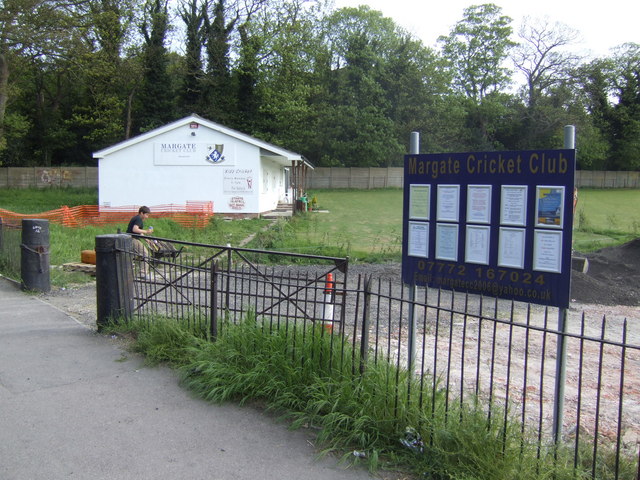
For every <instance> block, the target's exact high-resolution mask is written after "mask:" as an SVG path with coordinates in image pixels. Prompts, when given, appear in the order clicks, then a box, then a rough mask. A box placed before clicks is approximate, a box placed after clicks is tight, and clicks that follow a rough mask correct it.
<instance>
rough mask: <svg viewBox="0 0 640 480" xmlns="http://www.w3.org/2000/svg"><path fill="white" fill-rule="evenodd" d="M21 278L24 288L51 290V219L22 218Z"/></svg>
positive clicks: (41, 290) (42, 290) (40, 290)
mask: <svg viewBox="0 0 640 480" xmlns="http://www.w3.org/2000/svg"><path fill="white" fill-rule="evenodd" d="M20 278H21V279H22V288H23V289H24V290H35V291H39V292H48V291H49V290H51V273H50V272H49V220H42V219H33V218H24V219H22V244H21V245H20Z"/></svg>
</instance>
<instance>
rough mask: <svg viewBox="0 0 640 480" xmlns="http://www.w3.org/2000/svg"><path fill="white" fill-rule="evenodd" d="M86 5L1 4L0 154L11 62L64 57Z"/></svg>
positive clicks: (44, 0) (55, 1)
mask: <svg viewBox="0 0 640 480" xmlns="http://www.w3.org/2000/svg"><path fill="white" fill-rule="evenodd" d="M85 5H86V1H84V0H77V1H75V2H74V1H61V0H5V1H3V2H1V3H0V151H1V150H2V149H4V148H5V146H6V139H5V135H4V130H5V115H6V112H7V106H8V102H9V98H10V94H11V89H12V87H11V84H10V75H11V65H12V63H14V62H17V61H19V58H20V57H23V58H31V59H36V58H44V57H46V58H55V57H57V56H60V55H63V54H64V51H65V48H66V45H67V42H68V41H69V40H70V39H72V38H73V37H74V35H76V34H77V32H78V29H77V28H78V27H81V26H82V16H83V8H84V6H85ZM13 118H16V117H13ZM14 133H15V131H14Z"/></svg>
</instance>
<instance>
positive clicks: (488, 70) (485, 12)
mask: <svg viewBox="0 0 640 480" xmlns="http://www.w3.org/2000/svg"><path fill="white" fill-rule="evenodd" d="M501 12H502V9H501V8H500V7H498V6H496V5H494V4H492V3H488V4H483V5H473V6H471V7H468V8H466V9H465V10H464V16H463V19H462V20H460V21H459V22H458V23H456V25H455V27H454V28H453V29H452V30H451V32H450V33H449V35H448V36H442V37H440V38H439V39H438V40H439V42H440V43H441V44H442V51H443V54H444V56H445V58H447V59H448V60H449V62H450V68H451V70H452V74H453V79H454V85H455V86H456V88H457V89H458V91H459V92H461V93H463V94H464V95H466V96H467V97H469V98H471V99H473V100H474V101H475V102H476V103H480V102H481V101H482V100H483V99H484V98H485V97H486V96H487V95H489V94H491V93H492V92H498V91H501V90H503V89H504V88H505V87H506V86H507V85H509V83H510V72H509V70H508V69H507V68H506V67H505V66H504V61H505V59H506V58H507V56H508V54H509V50H510V49H511V48H512V47H513V46H514V43H513V42H512V41H511V40H510V39H509V37H510V36H511V33H512V28H511V26H510V24H511V18H509V17H507V16H505V15H502V14H501Z"/></svg>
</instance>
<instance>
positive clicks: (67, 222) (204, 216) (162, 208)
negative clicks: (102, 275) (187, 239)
mask: <svg viewBox="0 0 640 480" xmlns="http://www.w3.org/2000/svg"><path fill="white" fill-rule="evenodd" d="M138 208H139V207H137V206H134V205H126V206H122V207H99V206H98V205H79V206H77V207H67V206H63V207H60V208H57V209H55V210H49V211H48V212H42V213H33V214H26V213H15V212H11V211H9V210H4V209H2V208H0V218H1V219H2V222H3V223H7V224H10V223H19V222H21V221H22V219H23V218H38V219H43V220H49V221H50V222H55V223H60V224H62V225H64V226H66V227H83V226H85V225H108V224H112V223H125V224H128V223H129V220H131V217H133V216H134V215H137V213H138ZM149 208H150V209H151V215H152V216H153V217H154V218H167V217H168V218H171V219H172V220H174V221H175V222H176V223H178V224H180V225H182V226H183V227H191V228H193V227H195V228H203V227H204V226H206V225H207V223H208V222H209V218H210V217H212V216H213V202H187V203H186V205H176V204H166V205H155V206H152V207H149Z"/></svg>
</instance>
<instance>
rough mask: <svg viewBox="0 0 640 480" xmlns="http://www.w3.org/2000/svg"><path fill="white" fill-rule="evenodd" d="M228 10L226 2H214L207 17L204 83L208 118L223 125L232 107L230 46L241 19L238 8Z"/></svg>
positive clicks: (205, 20) (205, 111) (206, 13)
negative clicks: (232, 35) (233, 33)
mask: <svg viewBox="0 0 640 480" xmlns="http://www.w3.org/2000/svg"><path fill="white" fill-rule="evenodd" d="M226 7H227V5H226V2H225V0H215V1H214V2H213V6H212V8H211V11H209V10H207V11H206V12H205V14H204V32H205V51H206V65H207V67H206V71H205V77H204V82H203V83H204V85H203V93H204V96H205V102H206V104H205V106H204V109H203V110H204V113H205V114H206V116H207V117H208V118H210V119H212V120H215V121H217V122H221V123H227V122H228V120H229V119H230V117H231V112H232V108H233V102H232V100H233V98H234V92H233V86H232V84H231V66H230V65H231V59H230V51H231V45H230V43H231V34H232V32H233V31H234V29H235V26H236V24H237V22H238V20H239V18H240V15H239V12H238V10H237V9H236V8H235V5H232V6H231V7H229V8H226ZM229 17H230V18H229ZM228 18H229V19H228Z"/></svg>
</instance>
